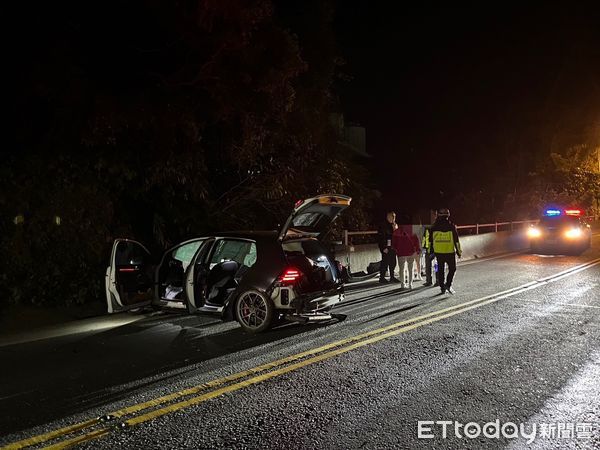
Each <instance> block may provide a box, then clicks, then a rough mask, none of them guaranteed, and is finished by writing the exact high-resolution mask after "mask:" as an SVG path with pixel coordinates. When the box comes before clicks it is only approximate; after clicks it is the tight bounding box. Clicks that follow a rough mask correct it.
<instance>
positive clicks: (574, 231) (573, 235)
mask: <svg viewBox="0 0 600 450" xmlns="http://www.w3.org/2000/svg"><path fill="white" fill-rule="evenodd" d="M581 234H582V233H581V228H571V229H570V230H567V231H566V232H565V237H566V238H568V239H577V238H578V237H581Z"/></svg>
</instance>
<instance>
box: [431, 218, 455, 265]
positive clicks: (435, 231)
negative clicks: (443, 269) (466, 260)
mask: <svg viewBox="0 0 600 450" xmlns="http://www.w3.org/2000/svg"><path fill="white" fill-rule="evenodd" d="M429 236H430V238H429V252H430V253H439V254H451V253H454V252H456V253H457V254H458V255H459V256H460V254H461V248H460V241H459V239H458V231H457V230H456V225H454V224H453V223H452V222H450V221H449V220H448V219H447V218H446V217H443V216H442V217H438V218H437V219H436V220H435V223H434V224H433V225H432V227H431V231H430V234H429ZM436 247H437V248H436ZM440 248H441V249H442V250H440Z"/></svg>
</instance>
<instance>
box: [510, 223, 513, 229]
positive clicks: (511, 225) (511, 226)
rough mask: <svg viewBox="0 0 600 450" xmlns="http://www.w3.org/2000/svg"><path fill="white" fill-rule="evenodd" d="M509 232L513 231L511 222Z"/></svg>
mask: <svg viewBox="0 0 600 450" xmlns="http://www.w3.org/2000/svg"><path fill="white" fill-rule="evenodd" d="M510 231H513V222H511V223H510Z"/></svg>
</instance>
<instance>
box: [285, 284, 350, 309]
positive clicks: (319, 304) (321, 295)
mask: <svg viewBox="0 0 600 450" xmlns="http://www.w3.org/2000/svg"><path fill="white" fill-rule="evenodd" d="M342 301H344V286H343V285H340V286H338V287H336V288H335V289H332V290H329V291H325V292H315V293H311V294H304V295H300V296H298V297H296V298H294V300H293V301H292V303H291V305H290V306H292V307H293V308H294V309H295V310H296V311H297V312H299V313H309V312H316V311H322V310H324V309H328V308H331V307H332V306H334V305H337V304H338V303H340V302H342Z"/></svg>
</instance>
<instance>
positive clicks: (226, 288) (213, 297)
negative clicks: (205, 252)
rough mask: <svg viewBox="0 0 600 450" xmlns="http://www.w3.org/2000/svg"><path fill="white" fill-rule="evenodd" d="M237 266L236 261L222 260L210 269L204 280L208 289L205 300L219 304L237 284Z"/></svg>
mask: <svg viewBox="0 0 600 450" xmlns="http://www.w3.org/2000/svg"><path fill="white" fill-rule="evenodd" d="M239 267H240V265H239V264H238V263H237V262H236V261H223V262H221V263H219V264H217V265H216V266H214V267H213V268H212V269H211V270H210V273H209V274H208V277H207V280H206V284H207V286H208V289H209V291H208V295H207V299H206V300H207V301H208V302H209V303H212V304H217V305H220V304H222V303H223V302H224V301H225V299H226V298H227V295H228V294H229V293H230V292H231V291H232V290H233V289H235V287H236V286H237V282H236V281H235V274H236V272H237V271H238V269H239Z"/></svg>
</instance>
